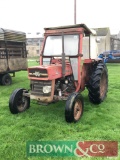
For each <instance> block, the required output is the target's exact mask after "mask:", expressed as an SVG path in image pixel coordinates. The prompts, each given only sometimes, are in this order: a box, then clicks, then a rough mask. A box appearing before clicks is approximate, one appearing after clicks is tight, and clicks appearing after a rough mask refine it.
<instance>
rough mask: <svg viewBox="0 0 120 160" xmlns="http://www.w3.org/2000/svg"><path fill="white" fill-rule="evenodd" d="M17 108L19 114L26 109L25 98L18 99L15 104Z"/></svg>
mask: <svg viewBox="0 0 120 160" xmlns="http://www.w3.org/2000/svg"><path fill="white" fill-rule="evenodd" d="M17 108H18V110H19V112H22V111H24V110H25V109H26V108H27V99H26V98H25V97H21V96H20V97H19V99H18V102H17Z"/></svg>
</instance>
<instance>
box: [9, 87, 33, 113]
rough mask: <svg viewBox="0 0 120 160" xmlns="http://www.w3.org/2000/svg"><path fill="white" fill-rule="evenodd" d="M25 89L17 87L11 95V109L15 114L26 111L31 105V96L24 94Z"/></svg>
mask: <svg viewBox="0 0 120 160" xmlns="http://www.w3.org/2000/svg"><path fill="white" fill-rule="evenodd" d="M23 90H24V89H23V88H20V89H16V90H15V91H13V93H12V94H11V96H10V99H9V109H10V112H11V113H13V114H17V113H20V112H24V111H25V110H26V109H28V108H29V107H30V97H27V96H23ZM26 92H28V91H26Z"/></svg>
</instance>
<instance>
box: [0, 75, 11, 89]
mask: <svg viewBox="0 0 120 160" xmlns="http://www.w3.org/2000/svg"><path fill="white" fill-rule="evenodd" d="M11 83H12V78H11V76H10V75H9V74H4V75H3V76H2V77H1V84H2V85H5V86H8V85H11Z"/></svg>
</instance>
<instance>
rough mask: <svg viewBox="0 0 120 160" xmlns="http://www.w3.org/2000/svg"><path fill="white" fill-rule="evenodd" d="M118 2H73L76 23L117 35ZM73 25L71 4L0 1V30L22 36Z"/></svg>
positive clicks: (62, 1) (63, 0)
mask: <svg viewBox="0 0 120 160" xmlns="http://www.w3.org/2000/svg"><path fill="white" fill-rule="evenodd" d="M119 4H120V1H119V0H76V6H77V7H76V23H77V24H80V23H84V24H86V25H87V26H88V27H90V28H100V27H109V28H110V32H111V34H118V32H119V31H120V20H119V15H120V5H119ZM72 24H74V0H0V28H5V29H12V30H18V31H23V32H26V33H36V32H40V33H41V34H42V33H43V32H44V30H43V28H45V27H53V26H54V27H55V26H62V25H72Z"/></svg>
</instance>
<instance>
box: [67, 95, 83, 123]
mask: <svg viewBox="0 0 120 160" xmlns="http://www.w3.org/2000/svg"><path fill="white" fill-rule="evenodd" d="M83 107H84V102H83V98H82V95H81V94H78V93H72V94H71V95H70V96H69V97H68V99H67V101H66V106H65V119H66V121H67V122H69V123H71V122H77V121H79V119H80V118H81V116H82V114H83Z"/></svg>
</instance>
